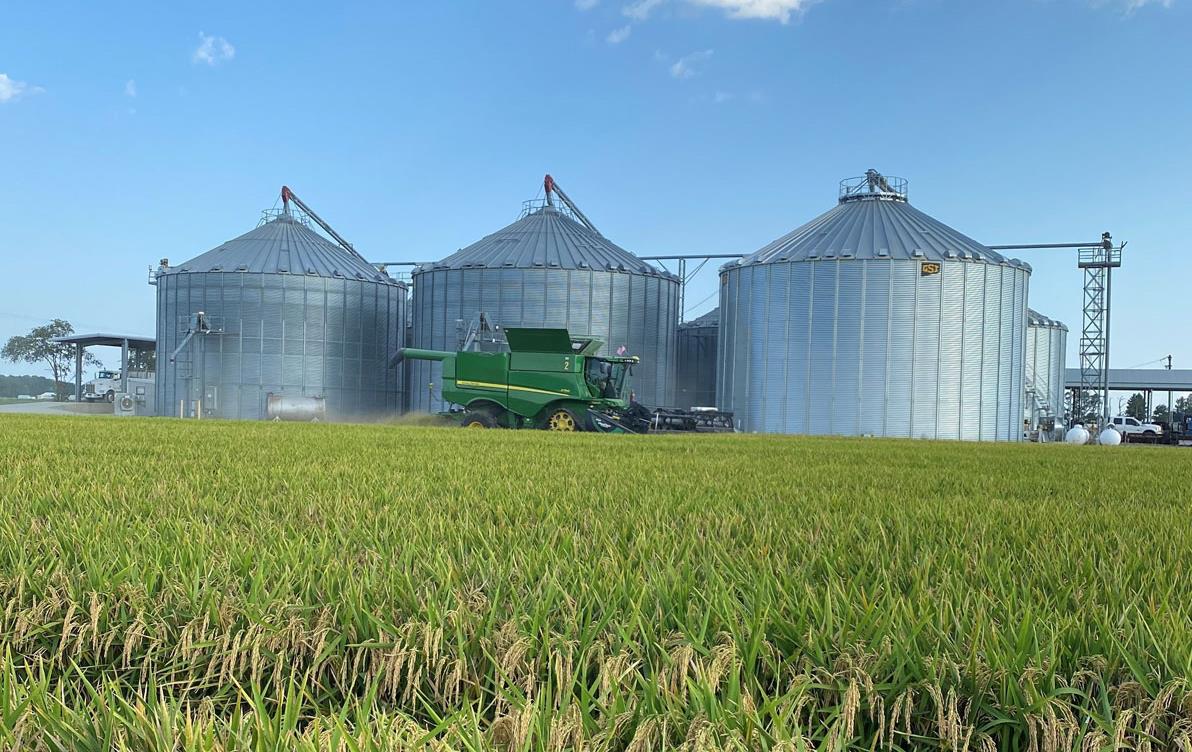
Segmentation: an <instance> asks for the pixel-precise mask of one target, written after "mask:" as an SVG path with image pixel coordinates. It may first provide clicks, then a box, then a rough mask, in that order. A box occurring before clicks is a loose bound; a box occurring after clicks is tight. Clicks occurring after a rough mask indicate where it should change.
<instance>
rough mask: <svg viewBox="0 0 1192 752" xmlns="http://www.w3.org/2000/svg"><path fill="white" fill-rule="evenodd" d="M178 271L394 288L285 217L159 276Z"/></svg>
mask: <svg viewBox="0 0 1192 752" xmlns="http://www.w3.org/2000/svg"><path fill="white" fill-rule="evenodd" d="M180 272H247V273H256V274H298V275H301V274H309V275H312V276H318V277H332V278H339V279H363V280H370V281H374V282H383V283H387V284H397V283H396V282H395V281H394V280H393V279H392V278H391V277H389V275H387V274H384V273H382V272H380V271H378V270H377V269H376V267H374V266H372V265H371V264H369V263H368V262H367V261H365V260H364V259H362V258H361V257H359V256H357V255H356V254H354V253H351V252H350V251H348V250H346V249H344V248H342V247H340V246H338V245H336V244H335V243H333V242H331V241H330V240H328V239H326V238H324V237H323V236H322V235H319V234H318V233H316V232H315V231H314V230H312V229H310V228H309V227H307V226H306V225H305V224H304V223H302V222H300V221H299V220H298V219H297V218H295V217H294V216H293V215H291V214H286V213H283V214H280V215H279V216H277V217H275V218H273V219H271V220H269V221H268V222H265V223H263V224H261V225H260V226H258V227H257V228H256V229H254V230H250V231H248V232H246V233H244V234H243V235H241V236H240V237H238V238H233V239H232V240H229V241H227V242H225V243H223V244H221V245H219V246H218V247H216V248H213V249H211V250H210V251H207V252H206V253H203V254H200V255H198V256H195V257H194V258H193V259H191V260H190V261H187V262H185V263H182V264H176V265H174V266H171V267H169V268H168V269H164V270H162V272H161V273H162V274H172V273H180Z"/></svg>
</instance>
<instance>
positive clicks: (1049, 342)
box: [1023, 308, 1068, 428]
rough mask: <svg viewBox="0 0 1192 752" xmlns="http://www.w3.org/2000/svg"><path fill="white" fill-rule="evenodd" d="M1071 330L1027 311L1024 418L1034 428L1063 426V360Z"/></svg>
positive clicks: (1041, 315)
mask: <svg viewBox="0 0 1192 752" xmlns="http://www.w3.org/2000/svg"><path fill="white" fill-rule="evenodd" d="M1067 347H1068V327H1066V326H1064V325H1063V324H1062V323H1060V322H1059V321H1055V320H1054V319H1049V318H1047V317H1046V316H1044V315H1043V314H1041V313H1039V312H1037V311H1034V310H1031V309H1029V308H1028V309H1027V312H1026V365H1025V368H1026V371H1025V379H1026V382H1025V383H1026V401H1025V402H1024V404H1023V410H1024V412H1025V415H1024V418H1025V419H1026V420H1027V421H1028V423H1029V425H1030V427H1031V428H1039V427H1040V424H1042V423H1046V422H1050V421H1048V420H1047V419H1048V418H1052V419H1054V424H1055V425H1057V426H1063V424H1064V420H1063V418H1064V378H1065V374H1064V359H1065V353H1066V350H1067Z"/></svg>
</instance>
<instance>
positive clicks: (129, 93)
mask: <svg viewBox="0 0 1192 752" xmlns="http://www.w3.org/2000/svg"><path fill="white" fill-rule="evenodd" d="M124 96H126V97H133V98H136V96H137V82H136V81H133V80H132V79H131V78H130V79H128V80H127V81H125V82H124Z"/></svg>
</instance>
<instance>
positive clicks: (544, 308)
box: [407, 269, 679, 412]
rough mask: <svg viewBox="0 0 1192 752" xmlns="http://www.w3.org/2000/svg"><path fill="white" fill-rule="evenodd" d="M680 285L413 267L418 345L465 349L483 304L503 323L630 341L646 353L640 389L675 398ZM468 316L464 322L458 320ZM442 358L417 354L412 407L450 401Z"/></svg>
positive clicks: (635, 350)
mask: <svg viewBox="0 0 1192 752" xmlns="http://www.w3.org/2000/svg"><path fill="white" fill-rule="evenodd" d="M678 305H679V285H678V283H677V282H676V281H675V280H673V279H669V278H665V277H646V276H640V275H636V274H626V273H609V272H600V271H592V270H584V269H571V270H567V269H433V270H429V271H425V272H419V273H416V274H415V275H414V293H413V316H414V327H413V337H412V340H413V345H412V346H413V347H418V348H424V349H431V350H449V351H454V350H457V349H459V347H460V346H461V344H462V341H461V340H462V335H463V333H464V331H465V330H466V329H467V326H468V324H469V323H470V322H471V321H472V320H473V319H474V318H475V317H476V315H477V314H478V313H479V312H481V311H483V312H484V313H486V314H487V316H488V320H489V321H490V322H492V323H493V324H497V325H500V326H502V327H516V326H526V327H565V328H566V329H567V330H568V331H569V332H570V333H571V334H572V335H573V336H592V337H596V338H598V339H601V340H603V341H604V342H605V347H604V349H603V350H602V351H601V353H602V354H606V355H609V354H615V353H616V351H617V348H618V347H620V346H621V345H624V346H625V347H626V349H627V351H628V354H630V355H638V356H640V357H641V364H640V365H638V366H637V367H636V368H635V369H634V371H633V379H632V383H633V389H634V391H635V392H636V394H637V398H638V400H639V401H640V402H642V403H643V404H645V405H648V406H651V407H655V406H667V407H670V406H673V405H674V399H675V329H676V324H677V322H678ZM457 322H462V323H457ZM440 373H441V366H440V365H439V364H438V363H429V362H426V361H410V363H409V368H408V376H407V378H408V383H409V395H410V409H411V410H412V411H420V412H437V411H440V410H444V409H446V405H444V404H443V401H442V398H441V395H440V391H439V389H440V386H441V385H440V382H439V376H440Z"/></svg>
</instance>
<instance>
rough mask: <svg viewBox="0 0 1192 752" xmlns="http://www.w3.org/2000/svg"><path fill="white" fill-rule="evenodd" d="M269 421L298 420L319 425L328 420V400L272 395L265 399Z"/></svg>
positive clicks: (266, 414)
mask: <svg viewBox="0 0 1192 752" xmlns="http://www.w3.org/2000/svg"><path fill="white" fill-rule="evenodd" d="M265 417H266V418H267V419H268V420H296V421H304V422H307V423H319V422H321V421H324V420H326V419H327V400H326V399H324V398H323V397H291V396H287V395H284V394H273V393H270V394H268V395H267V396H266V397H265Z"/></svg>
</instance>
